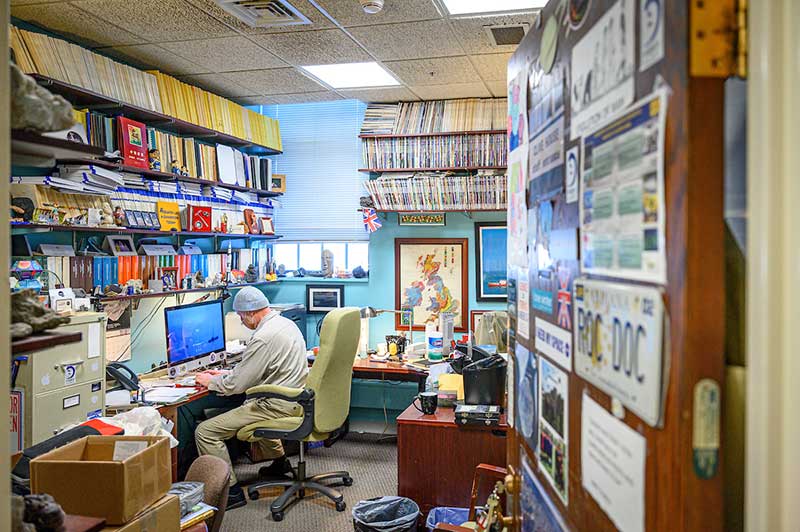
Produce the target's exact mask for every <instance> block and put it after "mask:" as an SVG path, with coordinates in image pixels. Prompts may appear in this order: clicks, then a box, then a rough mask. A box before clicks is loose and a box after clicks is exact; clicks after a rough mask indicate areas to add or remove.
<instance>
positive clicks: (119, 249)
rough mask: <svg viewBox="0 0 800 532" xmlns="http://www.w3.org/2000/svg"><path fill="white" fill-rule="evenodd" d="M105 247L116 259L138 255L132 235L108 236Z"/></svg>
mask: <svg viewBox="0 0 800 532" xmlns="http://www.w3.org/2000/svg"><path fill="white" fill-rule="evenodd" d="M104 247H105V248H106V249H107V250H108V251H110V252H111V254H112V255H114V256H115V257H121V256H127V255H136V254H137V253H136V246H134V244H133V237H132V236H131V235H108V236H106V241H105V245H104Z"/></svg>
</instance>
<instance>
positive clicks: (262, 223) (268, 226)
mask: <svg viewBox="0 0 800 532" xmlns="http://www.w3.org/2000/svg"><path fill="white" fill-rule="evenodd" d="M258 225H259V227H260V229H261V234H262V235H274V234H275V224H274V223H273V221H272V218H270V217H269V216H262V217H261V218H259V220H258Z"/></svg>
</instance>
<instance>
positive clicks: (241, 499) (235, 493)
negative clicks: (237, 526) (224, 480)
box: [225, 483, 247, 511]
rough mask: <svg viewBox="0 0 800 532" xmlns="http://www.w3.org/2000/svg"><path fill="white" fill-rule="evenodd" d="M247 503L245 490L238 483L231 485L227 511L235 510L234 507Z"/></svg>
mask: <svg viewBox="0 0 800 532" xmlns="http://www.w3.org/2000/svg"><path fill="white" fill-rule="evenodd" d="M245 504H247V498H246V497H245V496H244V490H243V489H242V487H241V486H240V485H239V484H238V483H237V484H234V485H233V486H231V487H229V488H228V505H227V506H226V507H225V511H229V510H233V509H234V508H240V507H242V506H244V505H245Z"/></svg>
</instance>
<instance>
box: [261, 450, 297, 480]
mask: <svg viewBox="0 0 800 532" xmlns="http://www.w3.org/2000/svg"><path fill="white" fill-rule="evenodd" d="M291 473H292V464H290V463H289V460H287V458H286V457H285V456H281V457H280V458H276V459H275V460H273V461H272V463H271V464H270V465H268V466H264V467H262V468H260V469H259V470H258V478H260V479H261V480H284V479H287V478H289V477H287V475H289V474H291Z"/></svg>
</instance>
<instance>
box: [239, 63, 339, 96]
mask: <svg viewBox="0 0 800 532" xmlns="http://www.w3.org/2000/svg"><path fill="white" fill-rule="evenodd" d="M225 76H226V77H227V78H228V79H230V80H231V81H234V82H236V83H238V84H239V85H241V86H243V87H246V88H247V89H248V90H249V91H250V92H249V93H248V94H247V95H248V96H249V95H252V94H266V95H272V94H293V93H298V92H315V91H319V90H321V89H324V88H325V87H323V86H322V85H320V84H319V83H317V82H316V81H314V80H312V79H310V78H307V77H306V76H304V75H303V74H301V73H300V72H299V71H297V70H295V69H294V68H271V69H269V70H248V71H246V72H229V73H227V74H225Z"/></svg>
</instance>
